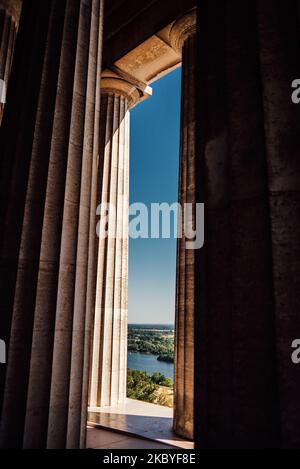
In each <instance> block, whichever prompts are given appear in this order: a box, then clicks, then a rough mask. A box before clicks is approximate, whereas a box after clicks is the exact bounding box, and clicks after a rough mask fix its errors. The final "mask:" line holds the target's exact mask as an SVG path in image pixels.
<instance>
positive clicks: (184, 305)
mask: <svg viewBox="0 0 300 469" xmlns="http://www.w3.org/2000/svg"><path fill="white" fill-rule="evenodd" d="M195 25H196V15H195V12H191V13H190V14H188V15H187V16H186V17H184V18H183V19H181V20H179V21H178V22H177V23H175V25H174V26H173V30H172V31H171V38H172V42H173V44H174V47H176V48H177V49H179V48H181V50H182V111H181V148H180V179H179V202H180V204H181V207H182V209H183V212H184V207H185V204H192V205H193V208H195V202H196V194H195V157H196V155H195V119H196V116H195V109H196V107H195V89H196V71H195V62H196V39H195ZM182 234H183V236H182V238H181V239H179V241H178V250H177V293H176V325H175V403H174V404H175V414H174V429H175V432H176V433H178V434H179V435H181V436H183V437H185V438H189V439H193V436H194V315H195V271H194V268H195V251H194V250H189V249H187V247H186V243H187V239H186V237H185V219H184V217H183V219H182Z"/></svg>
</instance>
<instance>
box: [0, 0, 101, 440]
mask: <svg viewBox="0 0 300 469" xmlns="http://www.w3.org/2000/svg"><path fill="white" fill-rule="evenodd" d="M102 21H103V2H102V1H101V0H44V1H43V2H40V1H38V0H34V1H30V2H24V6H23V12H22V17H21V22H20V27H19V32H18V34H19V41H17V45H16V52H15V57H14V65H13V69H14V73H13V76H12V78H11V84H10V90H11V91H10V93H11V94H10V96H11V98H12V99H9V101H8V103H7V108H6V111H5V114H4V119H3V124H2V126H1V130H0V146H1V157H2V158H1V163H0V181H1V189H0V219H1V226H3V230H2V231H1V235H0V283H1V286H2V287H3V294H1V298H0V309H1V318H0V326H1V333H2V331H4V334H5V340H6V342H7V344H8V363H7V366H6V373H5V376H3V375H1V395H2V405H1V427H0V445H1V447H2V448H22V447H23V448H79V447H84V445H85V432H86V409H87V388H88V385H87V382H88V376H89V357H90V337H91V327H92V318H93V315H94V301H93V299H94V290H95V272H94V246H95V237H96V230H95V220H96V218H95V213H96V197H97V190H96V187H97V178H98V174H97V171H98V166H99V122H100V120H99V119H100V70H101V55H102V54H101V53H102ZM12 137H13V138H12ZM1 370H2V367H1Z"/></svg>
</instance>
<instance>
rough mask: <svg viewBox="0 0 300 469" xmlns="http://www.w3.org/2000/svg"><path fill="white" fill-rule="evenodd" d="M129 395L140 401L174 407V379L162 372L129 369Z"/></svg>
mask: <svg viewBox="0 0 300 469" xmlns="http://www.w3.org/2000/svg"><path fill="white" fill-rule="evenodd" d="M127 397H129V398H130V399H136V400H138V401H144V402H150V403H153V404H159V405H165V406H168V407H172V404H173V402H172V398H173V381H172V379H171V378H166V377H165V376H163V375H162V374H161V373H154V374H153V375H149V374H147V373H146V372H145V371H134V370H128V374H127Z"/></svg>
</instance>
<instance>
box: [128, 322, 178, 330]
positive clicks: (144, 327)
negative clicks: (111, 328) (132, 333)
mask: <svg viewBox="0 0 300 469" xmlns="http://www.w3.org/2000/svg"><path fill="white" fill-rule="evenodd" d="M128 328H129V329H134V330H144V331H145V330H148V331H174V328H175V327H174V324H129V325H128Z"/></svg>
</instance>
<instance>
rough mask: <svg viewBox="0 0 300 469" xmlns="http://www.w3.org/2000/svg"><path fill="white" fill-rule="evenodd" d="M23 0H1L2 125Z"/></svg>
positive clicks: (0, 115)
mask: <svg viewBox="0 0 300 469" xmlns="http://www.w3.org/2000/svg"><path fill="white" fill-rule="evenodd" d="M21 5H22V0H0V125H1V121H2V115H3V110H4V105H5V103H6V91H7V85H8V80H9V76H10V71H11V64H12V58H13V52H14V47H15V42H16V35H17V28H18V23H19V19H20V12H21Z"/></svg>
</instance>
